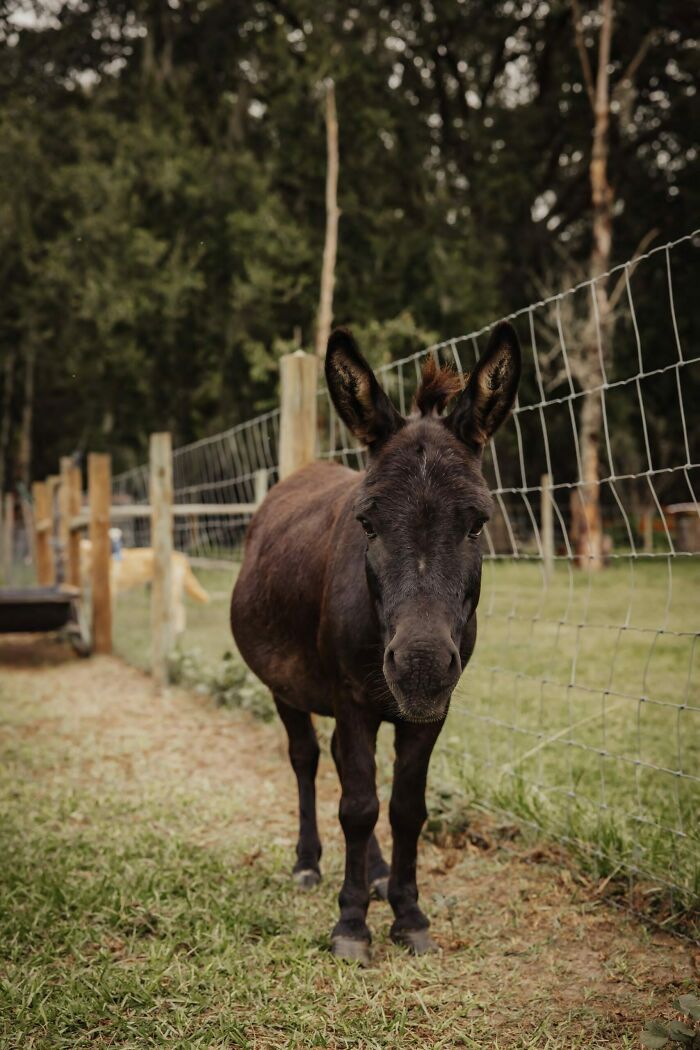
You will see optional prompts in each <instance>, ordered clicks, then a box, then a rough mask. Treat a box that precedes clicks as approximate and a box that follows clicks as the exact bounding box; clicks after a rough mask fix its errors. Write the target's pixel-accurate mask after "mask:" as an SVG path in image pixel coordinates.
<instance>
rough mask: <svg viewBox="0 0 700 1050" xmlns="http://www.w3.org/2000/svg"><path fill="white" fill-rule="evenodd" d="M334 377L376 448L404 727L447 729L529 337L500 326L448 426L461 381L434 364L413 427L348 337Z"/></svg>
mask: <svg viewBox="0 0 700 1050" xmlns="http://www.w3.org/2000/svg"><path fill="white" fill-rule="evenodd" d="M326 379H327V381H328V388H329V390H330V393H331V397H332V398H333V403H334V404H335V407H336V409H337V410H338V413H339V415H340V416H341V418H342V419H343V420H344V422H345V424H346V425H347V426H348V427H349V429H350V430H351V432H352V433H353V434H354V435H355V437H357V438H358V439H359V440H360V441H362V442H363V443H364V444H365V445H367V447H368V449H369V466H368V469H367V472H366V474H365V477H364V479H363V481H362V484H361V486H360V489H359V494H358V497H357V500H356V503H355V515H356V518H357V522H358V525H357V528H358V529H360V528H362V529H364V532H365V534H366V543H367V551H366V556H365V566H366V575H367V584H368V587H369V591H370V594H371V597H372V600H373V603H374V606H375V609H376V613H377V617H378V619H379V623H380V626H381V630H382V635H383V644H384V677H385V678H386V682H387V685H388V686H389V689H390V690H391V692H392V694H393V696H394V698H395V700H396V703H397V705H398V708H399V712H400V714H401V715H402V717H404V718H406V719H407V720H409V721H413V722H422V721H432V720H435V719H439V718H441V717H442V716H443V715H444V712H445V709H446V706H447V703H448V701H449V698H450V696H451V694H452V690H453V689H454V687H455V685H456V684H457V681H458V679H459V676H460V674H461V673H462V658H461V655H460V642H461V640H462V639H463V637H465V635H467V636H468V635H469V631H468V626H469V623H470V621H472V618H473V617H474V614H475V611H476V607H477V603H478V601H479V593H480V589H481V543H480V540H479V536H480V535H481V530H482V528H483V526H484V523H485V522H486V521H487V520H488V518H489V515H490V513H491V508H492V500H491V496H490V494H489V490H488V488H487V486H486V482H485V481H484V476H483V473H482V469H481V456H482V451H483V448H484V445H485V444H486V442H487V441H488V440H489V438H490V437H491V435H492V434H493V433H494V432H495V431H496V430H497V429H498V427H499V426H500V425H501V423H502V422H503V421H504V420H505V419H506V417H507V416H508V414H509V412H510V410H511V408H512V405H513V402H514V400H515V395H516V392H517V389H518V381H519V379H520V348H519V345H518V338H517V336H516V334H515V331H514V330H513V328H512V327H511V325H509V324H505V323H504V324H500V325H498V327H497V328H496V329H495V330H494V332H493V334H492V336H491V339H490V341H489V344H488V347H487V349H486V353H485V354H484V355H483V357H482V358H481V360H480V361H479V363H478V365H477V366H476V368H475V369H474V371H473V372H472V373H471V375H470V376H469V378H468V380H467V383H466V386H465V387H464V389H463V390H462V391H461V393H460V394H459V397H458V398H457V401H456V403H455V405H454V407H453V409H452V411H451V412H450V413H449V415H447V416H444V417H442V416H441V412H442V411H443V409H444V408H445V406H446V404H447V401H448V400H449V398H450V397H451V396H452V395H454V394H456V393H457V392H459V390H460V388H461V381H460V379H459V377H458V376H457V375H456V374H455V373H454V372H449V371H438V370H437V368H436V366H435V364H434V362H432V361H429V362H428V365H427V366H426V367H425V369H424V370H423V376H422V382H421V385H420V388H419V390H418V393H417V395H416V402H415V412H414V413H413V414H412V415H410V416H409V417H408V418H407V419H405V418H404V417H403V416H401V415H400V414H399V413H398V412H397V411H396V409H395V408H394V406H393V405H392V403H391V401H390V400H389V398H388V396H387V395H386V393H385V392H384V391H383V390H382V388H381V387H380V386H379V383H378V382H377V379H376V377H375V375H374V373H373V372H372V370H371V368H370V367H369V365H368V364H367V362H366V361H365V359H364V357H363V356H362V354H361V353H360V351H359V349H358V347H357V344H356V343H355V340H354V339H353V337H352V335H351V334H350V332H348V331H347V330H345V329H340V328H339V329H336V331H334V332H333V333H332V335H331V337H330V339H329V341H328V352H327V355H326ZM474 626H475V621H474ZM466 649H467V650H468V651H470V647H469V646H467V647H466ZM463 651H465V650H463Z"/></svg>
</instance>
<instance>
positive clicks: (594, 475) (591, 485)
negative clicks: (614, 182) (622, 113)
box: [572, 0, 615, 571]
mask: <svg viewBox="0 0 700 1050" xmlns="http://www.w3.org/2000/svg"><path fill="white" fill-rule="evenodd" d="M573 8H574V19H575V28H576V42H577V46H578V49H579V55H580V58H581V65H582V67H583V75H584V81H585V83H586V88H587V91H588V97H589V99H590V102H591V106H592V108H593V148H592V150H591V163H590V183H591V199H592V203H593V243H592V248H591V262H590V275H591V277H597V276H598V274H602V273H605V272H606V271H607V270H609V269H610V259H611V253H612V223H613V206H614V203H615V196H614V192H613V188H612V186H611V185H610V182H609V180H608V153H609V139H608V131H609V125H610V74H609V72H608V67H609V64H610V45H611V41H612V30H613V0H601V3H600V8H599V12H600V19H601V24H600V32H599V40H598V68H597V74H596V79H595V85H594V83H593V76H592V71H591V67H590V63H589V61H588V54H587V52H586V48H585V43H584V40H583V31H582V27H581V16H580V11H579V7H578V3H577V2H574V4H573ZM594 294H595V297H596V305H597V310H598V321H599V325H600V336H601V342H602V346H603V348H604V349H605V347H606V346H607V344H608V342H609V340H610V338H611V336H612V326H611V323H610V322H611V311H610V301H609V297H608V289H607V281H605V280H602V281H597V282H596V283H595V285H594ZM587 335H588V338H587V339H586V346H585V348H584V350H583V354H584V358H585V360H584V361H583V362H582V365H583V367H582V369H581V371H582V373H583V374H584V375H585V387H586V390H585V393H584V396H583V404H582V406H581V417H580V420H579V449H580V453H581V482H582V484H581V487H580V489H579V497H580V498H579V500H578V510H577V511H575V513H576V517H577V519H578V520H576V521H575V522H574V523H573V530H572V531H573V533H574V536H575V544H576V555H577V560H578V563H579V565H580V566H581V567H582V568H589V569H592V570H594V571H596V570H598V569H601V568H602V567H603V523H602V517H601V511H600V457H599V447H600V440H601V433H602V405H601V391H600V387H601V385H602V383H603V375H602V371H601V366H600V361H599V358H598V346H597V337H596V318H595V314H594V313H593V308H592V307H591V317H590V320H589V323H588V325H587ZM576 506H577V502H576V501H574V502H573V504H572V509H573V508H576Z"/></svg>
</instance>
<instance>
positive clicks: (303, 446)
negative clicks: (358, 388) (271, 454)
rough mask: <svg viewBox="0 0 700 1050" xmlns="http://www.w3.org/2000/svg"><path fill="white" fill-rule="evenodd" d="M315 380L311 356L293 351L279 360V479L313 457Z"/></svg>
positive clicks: (313, 360) (314, 359) (314, 358)
mask: <svg viewBox="0 0 700 1050" xmlns="http://www.w3.org/2000/svg"><path fill="white" fill-rule="evenodd" d="M316 381H317V359H316V357H315V355H314V354H305V353H304V351H303V350H296V351H295V352H294V353H293V354H285V356H284V357H283V358H281V359H280V383H281V391H280V447H279V471H280V480H282V479H283V478H286V477H289V475H290V474H293V473H294V471H295V470H298V469H299V468H300V467H305V466H306V464H307V463H312V462H313V461H314V459H315V458H316V400H317V392H316Z"/></svg>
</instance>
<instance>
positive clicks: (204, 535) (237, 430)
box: [112, 409, 280, 562]
mask: <svg viewBox="0 0 700 1050" xmlns="http://www.w3.org/2000/svg"><path fill="white" fill-rule="evenodd" d="M279 415H280V413H279V409H274V410H273V411H272V412H267V413H265V414H264V415H260V416H256V417H255V418H254V419H251V420H248V421H247V422H245V423H239V424H238V425H237V426H234V427H231V428H230V429H229V430H225V431H224V432H223V433H220V434H214V435H213V436H212V437H208V438H203V439H202V440H201V441H195V442H193V443H192V444H189V445H183V446H181V447H180V448H178V449H175V450H174V452H173V497H174V501H175V503H176V504H178V505H179V506H181V507H182V506H184V505H186V504H188V503H189V504H197V505H198V506H201V505H202V504H204V505H211V513H210V514H204V515H202V514H201V513H197V514H191V515H188V514H187V513H185V512H181V513H178V514H177V516H176V518H175V521H174V524H173V529H174V537H173V539H174V544H175V547H176V548H177V549H178V550H181V551H184V552H185V553H186V554H188V555H189V556H190V557H191V558H192V559H206V560H207V561H210V562H215V561H217V560H232V559H234V558H235V557H237V556H238V555H239V553H240V549H241V544H242V541H243V537H244V535H245V529H246V526H247V524H248V521H249V520H250V517H251V513H252V511H251V510H250V509H249V508H250V507H251V505H254V504H256V503H259V502H260V501H261V499H262V498H263V497H264V495H265V492H266V491H267V489H268V488H269V487H270V486H271V485H273V484H274V483H275V481H277V477H278V467H277V464H278V460H279V454H278V447H279ZM112 489H113V502H114V503H115V504H119V503H131V504H134V503H135V504H138V503H143V504H148V498H149V497H148V492H149V469H148V466H147V465H143V466H140V467H135V468H134V469H132V470H129V471H126V472H125V473H123V474H119V475H117V476H116V477H115V478H114V481H113V486H112ZM237 505H240V507H241V508H245V509H240V510H239V509H236V507H237ZM122 531H123V533H124V536H123V539H124V543H125V545H126V546H127V547H134V546H147V545H148V543H149V542H150V540H149V536H150V522H149V519H148V517H147V515H145V514H144V517H143V518H137V519H135V520H134V521H133V522H129V523H128V524H126V525H125V527H123V530H122Z"/></svg>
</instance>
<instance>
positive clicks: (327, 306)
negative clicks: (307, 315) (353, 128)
mask: <svg viewBox="0 0 700 1050" xmlns="http://www.w3.org/2000/svg"><path fill="white" fill-rule="evenodd" d="M326 150H327V162H326V239H325V243H324V245H323V266H322V269H321V292H320V295H319V301H318V318H317V322H316V353H317V355H318V356H319V357H320V358H321V359H323V358H324V356H325V353H326V344H327V343H328V336H329V335H330V331H331V322H332V320H333V288H334V287H335V259H336V254H337V250H338V219H339V217H340V212H339V210H338V170H339V166H340V164H339V159H338V118H337V115H336V110H335V85H334V84H333V81H332V80H330V81H329V82H328V86H327V88H326Z"/></svg>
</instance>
